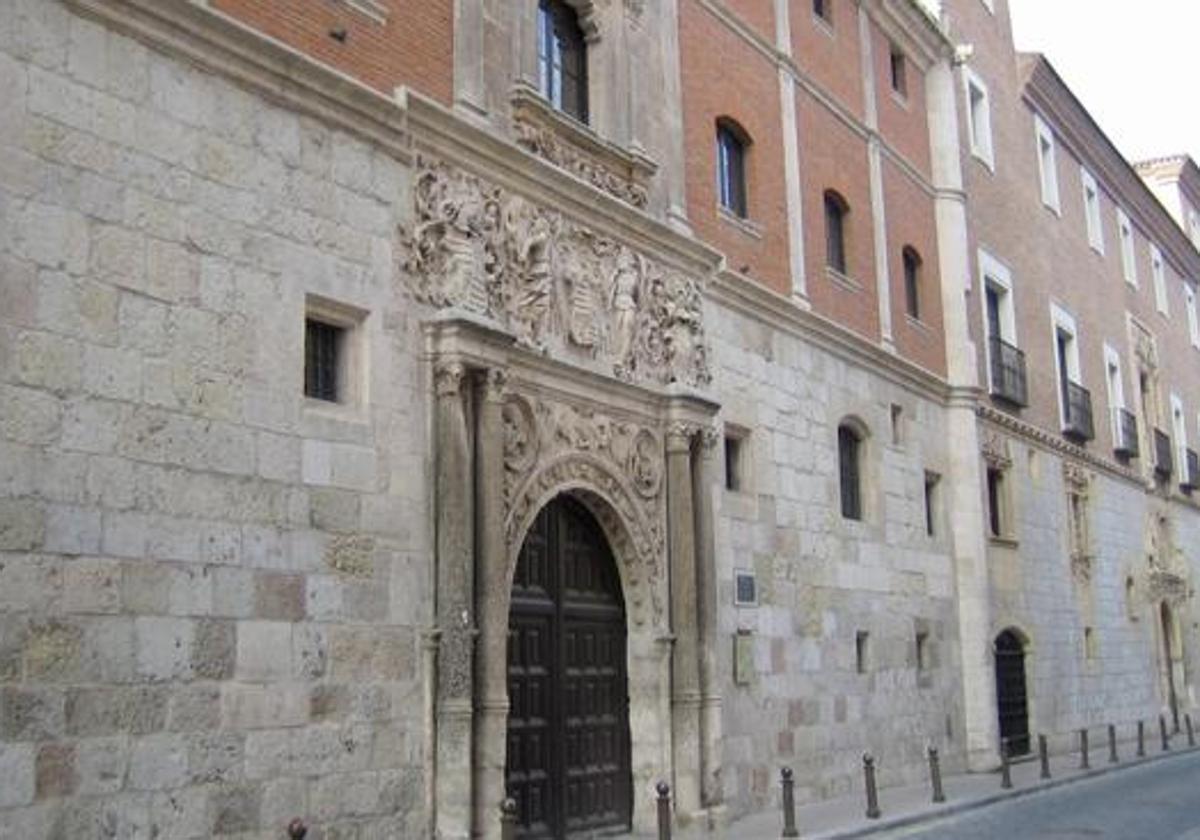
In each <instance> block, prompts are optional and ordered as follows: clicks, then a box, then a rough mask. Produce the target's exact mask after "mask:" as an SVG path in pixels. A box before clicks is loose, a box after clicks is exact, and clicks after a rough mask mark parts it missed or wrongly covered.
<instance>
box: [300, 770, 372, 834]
mask: <svg viewBox="0 0 1200 840" xmlns="http://www.w3.org/2000/svg"><path fill="white" fill-rule="evenodd" d="M379 781H380V779H379V774H378V773H376V772H372V771H368V772H365V773H350V774H346V775H339V776H325V777H323V778H319V779H317V780H315V781H314V782H313V783H312V785H311V786H310V787H309V793H308V807H309V811H310V812H311V813H312V815H313V816H314V818H316V819H318V820H321V821H322V822H325V821H331V820H337V819H345V818H353V817H366V816H370V815H372V814H376V813H378V812H379V808H380V801H379V794H380V789H379Z"/></svg>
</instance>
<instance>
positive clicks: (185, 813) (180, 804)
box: [149, 787, 208, 838]
mask: <svg viewBox="0 0 1200 840" xmlns="http://www.w3.org/2000/svg"><path fill="white" fill-rule="evenodd" d="M149 812H150V834H149V836H150V837H162V838H167V837H179V838H184V837H205V836H207V834H208V789H207V788H206V787H188V788H183V789H181V790H172V791H167V792H163V793H155V794H153V795H152V796H151V798H150V806H149Z"/></svg>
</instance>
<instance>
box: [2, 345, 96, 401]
mask: <svg viewBox="0 0 1200 840" xmlns="http://www.w3.org/2000/svg"><path fill="white" fill-rule="evenodd" d="M13 363H14V367H15V378H16V380H17V381H19V382H21V383H24V384H26V385H33V386H36V387H40V388H46V389H48V390H51V391H58V392H66V391H74V390H77V389H79V387H80V385H81V383H82V378H83V348H82V345H80V343H79V342H77V341H74V340H72V339H68V338H64V337H62V336H58V335H53V334H51V333H44V332H33V331H25V332H21V333H19V334H18V335H17V340H16V346H15V349H14V353H13Z"/></svg>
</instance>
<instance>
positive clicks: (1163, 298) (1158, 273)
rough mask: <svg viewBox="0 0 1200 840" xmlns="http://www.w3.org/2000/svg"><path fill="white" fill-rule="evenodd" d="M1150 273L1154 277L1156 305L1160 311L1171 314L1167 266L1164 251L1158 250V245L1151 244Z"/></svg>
mask: <svg viewBox="0 0 1200 840" xmlns="http://www.w3.org/2000/svg"><path fill="white" fill-rule="evenodd" d="M1150 274H1151V276H1152V277H1153V278H1154V302H1155V305H1156V306H1157V307H1158V311H1159V312H1160V313H1162V314H1163V315H1169V314H1170V311H1169V307H1168V303H1167V273H1166V267H1165V266H1164V264H1163V256H1162V251H1160V250H1158V246H1156V245H1151V246H1150Z"/></svg>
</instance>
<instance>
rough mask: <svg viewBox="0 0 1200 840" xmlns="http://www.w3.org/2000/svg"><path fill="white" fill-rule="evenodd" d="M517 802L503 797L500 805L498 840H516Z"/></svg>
mask: <svg viewBox="0 0 1200 840" xmlns="http://www.w3.org/2000/svg"><path fill="white" fill-rule="evenodd" d="M516 837H517V800H515V799H513V798H512V797H511V796H508V797H505V799H504V801H503V802H501V803H500V840H516Z"/></svg>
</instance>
